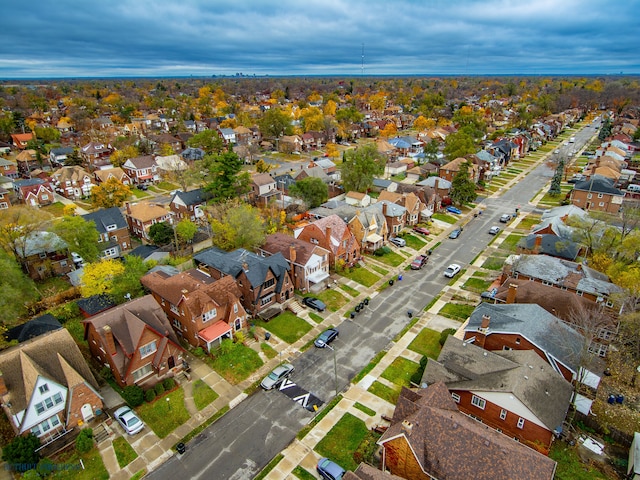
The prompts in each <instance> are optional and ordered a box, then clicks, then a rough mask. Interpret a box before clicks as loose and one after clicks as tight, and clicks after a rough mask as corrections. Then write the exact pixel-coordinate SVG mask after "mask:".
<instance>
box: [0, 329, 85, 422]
mask: <svg viewBox="0 0 640 480" xmlns="http://www.w3.org/2000/svg"><path fill="white" fill-rule="evenodd" d="M0 371H1V372H2V376H3V379H4V383H5V385H6V386H7V389H8V390H9V394H8V398H5V399H4V403H5V405H7V404H10V405H11V406H10V407H9V408H10V410H11V411H12V412H13V413H18V412H20V411H22V410H24V409H25V408H26V407H27V405H28V403H29V399H30V398H31V394H32V393H33V388H34V387H35V384H36V381H37V378H38V376H42V377H45V378H48V379H51V380H53V381H55V382H57V383H59V384H60V385H63V386H65V387H67V388H70V387H72V386H75V385H77V384H78V382H79V381H86V382H87V383H88V384H89V385H90V386H91V387H93V388H94V389H97V388H98V383H97V382H96V379H95V378H94V376H93V374H92V373H91V370H90V369H89V366H88V365H87V362H85V360H84V357H83V356H82V353H80V350H79V349H78V346H77V345H76V343H75V341H74V340H73V338H72V337H71V334H70V333H69V331H68V330H67V329H65V328H60V329H58V330H54V331H52V332H49V333H48V334H45V335H40V336H38V337H35V338H33V339H31V340H27V341H25V342H23V343H20V344H18V345H16V346H15V347H11V348H9V349H7V350H4V351H2V352H0Z"/></svg>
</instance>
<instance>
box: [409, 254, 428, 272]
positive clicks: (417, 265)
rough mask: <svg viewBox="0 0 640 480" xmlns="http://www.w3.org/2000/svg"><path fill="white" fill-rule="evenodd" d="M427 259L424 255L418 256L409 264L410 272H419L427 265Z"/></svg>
mask: <svg viewBox="0 0 640 480" xmlns="http://www.w3.org/2000/svg"><path fill="white" fill-rule="evenodd" d="M428 259H429V257H427V256H426V255H418V256H417V257H416V258H415V260H414V261H413V262H411V270H420V269H421V268H422V267H424V266H425V265H426V264H427V260H428Z"/></svg>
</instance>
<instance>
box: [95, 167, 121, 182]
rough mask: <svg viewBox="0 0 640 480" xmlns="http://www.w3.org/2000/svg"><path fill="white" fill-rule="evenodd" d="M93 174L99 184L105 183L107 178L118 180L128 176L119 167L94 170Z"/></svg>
mask: <svg viewBox="0 0 640 480" xmlns="http://www.w3.org/2000/svg"><path fill="white" fill-rule="evenodd" d="M94 174H95V176H96V177H98V178H99V179H100V181H101V182H106V181H107V180H108V179H109V177H114V178H117V179H118V180H120V179H122V178H123V177H128V175H127V174H126V173H125V172H124V170H122V168H120V167H114V168H105V169H101V170H96V171H95V172H94Z"/></svg>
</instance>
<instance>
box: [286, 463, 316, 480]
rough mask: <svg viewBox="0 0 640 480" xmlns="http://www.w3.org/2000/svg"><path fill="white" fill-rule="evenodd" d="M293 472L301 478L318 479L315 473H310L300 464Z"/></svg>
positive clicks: (302, 479) (304, 479)
mask: <svg viewBox="0 0 640 480" xmlns="http://www.w3.org/2000/svg"><path fill="white" fill-rule="evenodd" d="M291 473H293V474H294V475H295V476H296V477H297V478H299V479H300V480H316V477H315V475H313V474H312V473H309V472H308V471H307V470H305V469H304V468H302V467H301V466H300V465H298V466H296V468H294V469H293V470H292V471H291Z"/></svg>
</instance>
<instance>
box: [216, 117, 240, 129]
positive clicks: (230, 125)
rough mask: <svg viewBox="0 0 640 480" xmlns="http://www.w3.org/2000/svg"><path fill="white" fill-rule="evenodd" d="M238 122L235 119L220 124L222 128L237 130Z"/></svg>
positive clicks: (225, 120) (227, 119)
mask: <svg viewBox="0 0 640 480" xmlns="http://www.w3.org/2000/svg"><path fill="white" fill-rule="evenodd" d="M237 126H238V122H237V120H236V119H235V118H225V119H224V120H223V121H221V122H220V128H236V127H237Z"/></svg>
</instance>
